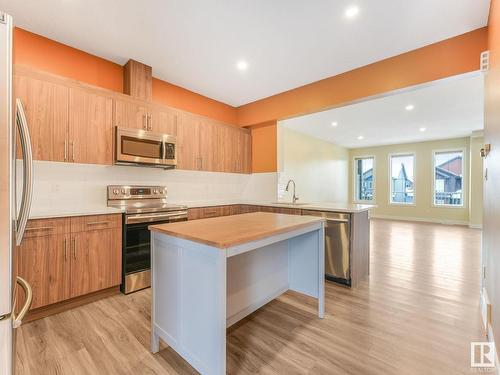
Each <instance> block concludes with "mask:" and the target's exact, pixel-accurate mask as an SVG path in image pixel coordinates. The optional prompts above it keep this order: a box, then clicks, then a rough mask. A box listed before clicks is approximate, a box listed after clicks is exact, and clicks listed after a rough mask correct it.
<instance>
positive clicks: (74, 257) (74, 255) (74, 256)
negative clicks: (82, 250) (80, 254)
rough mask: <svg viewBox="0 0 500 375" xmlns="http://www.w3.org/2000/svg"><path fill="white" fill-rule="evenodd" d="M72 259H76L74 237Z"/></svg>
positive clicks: (74, 240) (74, 239)
mask: <svg viewBox="0 0 500 375" xmlns="http://www.w3.org/2000/svg"><path fill="white" fill-rule="evenodd" d="M73 259H76V237H73Z"/></svg>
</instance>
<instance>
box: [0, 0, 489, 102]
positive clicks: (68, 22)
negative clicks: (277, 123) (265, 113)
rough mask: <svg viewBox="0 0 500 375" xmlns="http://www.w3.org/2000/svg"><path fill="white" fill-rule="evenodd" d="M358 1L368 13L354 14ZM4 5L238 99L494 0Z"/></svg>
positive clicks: (38, 23) (118, 58)
mask: <svg viewBox="0 0 500 375" xmlns="http://www.w3.org/2000/svg"><path fill="white" fill-rule="evenodd" d="M351 5H357V6H359V8H360V12H359V15H358V16H357V17H356V18H355V19H346V18H345V16H344V12H345V10H346V9H347V7H349V6H351ZM0 9H1V10H3V11H6V12H8V13H10V14H12V15H13V16H14V19H15V20H14V21H15V24H16V25H17V26H19V27H22V28H24V29H27V30H30V31H32V32H35V33H38V34H41V35H44V36H46V37H49V38H51V39H55V40H57V41H59V42H62V43H65V44H68V45H71V46H73V47H76V48H79V49H82V50H84V51H87V52H89V53H92V54H95V55H97V56H101V57H104V58H106V59H109V60H112V61H114V62H117V63H119V64H124V63H125V62H126V61H127V60H128V59H129V58H133V59H136V60H139V61H141V62H143V63H145V64H148V65H151V66H152V67H153V74H154V75H155V76H156V77H158V78H160V79H163V80H166V81H169V82H172V83H174V84H177V85H179V86H182V87H185V88H187V89H190V90H193V91H195V92H198V93H200V94H203V95H206V96H208V97H211V98H214V99H217V100H220V101H222V102H225V103H228V104H231V105H234V106H239V105H242V104H245V103H249V102H252V101H255V100H257V99H261V98H264V97H267V96H270V95H273V94H277V93H280V92H283V91H285V90H289V89H292V88H295V87H298V86H301V85H304V84H307V83H310V82H314V81H317V80H320V79H323V78H326V77H329V76H333V75H336V74H339V73H341V72H345V71H348V70H351V69H353V68H356V67H360V66H363V65H367V64H369V63H372V62H375V61H378V60H381V59H384V58H387V57H390V56H394V55H397V54H400V53H403V52H406V51H409V50H413V49H415V48H419V47H422V46H425V45H427V44H431V43H434V42H437V41H439V40H443V39H446V38H449V37H452V36H455V35H459V34H462V33H465V32H468V31H471V30H474V29H477V28H479V27H482V26H485V25H486V24H487V17H488V10H489V0H439V1H436V0H419V1H401V0H376V1H374V0H315V1H306V0H274V1H269V0H254V1H249V0H198V1H195V0H191V1H188V0H141V1H137V0H106V1H103V0H0ZM240 59H245V60H246V61H247V62H248V66H249V67H248V70H247V71H245V72H240V71H238V70H237V69H236V63H237V61H239V60H240ZM478 61H479V57H478Z"/></svg>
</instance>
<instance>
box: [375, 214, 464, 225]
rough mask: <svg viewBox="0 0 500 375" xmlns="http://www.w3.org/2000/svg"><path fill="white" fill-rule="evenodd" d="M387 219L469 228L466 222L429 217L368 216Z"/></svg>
mask: <svg viewBox="0 0 500 375" xmlns="http://www.w3.org/2000/svg"><path fill="white" fill-rule="evenodd" d="M372 218H373V219H387V220H402V221H419V222H424V223H437V224H445V225H465V226H469V222H468V221H462V220H446V219H436V218H430V217H410V216H392V215H380V214H370V219H372Z"/></svg>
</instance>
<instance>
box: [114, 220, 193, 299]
mask: <svg viewBox="0 0 500 375" xmlns="http://www.w3.org/2000/svg"><path fill="white" fill-rule="evenodd" d="M161 216H163V219H160V218H159V217H161ZM185 220H187V215H186V214H185V213H184V214H183V215H182V214H178V215H175V214H173V215H172V214H169V218H168V219H165V215H160V214H137V215H126V216H125V225H124V233H123V254H122V255H123V256H122V262H123V264H122V267H123V271H122V285H121V291H122V292H123V293H125V294H128V293H131V292H134V291H136V290H140V289H144V288H147V287H149V286H150V285H151V278H150V275H151V273H150V269H151V234H150V232H149V229H148V227H149V226H150V225H155V224H165V223H172V222H175V221H185Z"/></svg>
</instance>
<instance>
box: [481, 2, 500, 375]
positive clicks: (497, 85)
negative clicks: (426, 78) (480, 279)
mask: <svg viewBox="0 0 500 375" xmlns="http://www.w3.org/2000/svg"><path fill="white" fill-rule="evenodd" d="M488 49H489V51H490V67H489V71H488V74H486V76H485V77H486V80H485V117H484V119H485V124H484V141H485V143H490V144H491V152H490V153H489V155H488V156H487V157H486V158H485V159H484V168H485V169H487V171H488V179H487V180H485V181H484V208H483V255H482V260H483V265H484V266H485V267H486V272H485V274H486V278H485V281H484V284H485V288H486V290H487V292H488V297H489V299H490V302H491V305H492V329H493V336H494V338H495V341H496V349H497V353H500V283H499V282H498V281H499V280H500V246H499V244H500V232H499V231H498V222H499V221H500V201H499V200H498V189H500V2H499V0H492V1H491V5H490V16H489V20H488ZM497 366H498V364H497Z"/></svg>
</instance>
